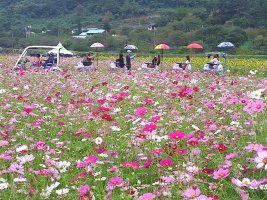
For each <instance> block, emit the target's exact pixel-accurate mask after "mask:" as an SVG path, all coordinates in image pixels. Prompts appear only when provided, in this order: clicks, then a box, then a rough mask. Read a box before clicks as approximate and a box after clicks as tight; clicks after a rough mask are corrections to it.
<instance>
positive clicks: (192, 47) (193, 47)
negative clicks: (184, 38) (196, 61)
mask: <svg viewBox="0 0 267 200" xmlns="http://www.w3.org/2000/svg"><path fill="white" fill-rule="evenodd" d="M187 48H189V49H203V46H202V45H200V44H198V43H191V44H189V45H187Z"/></svg>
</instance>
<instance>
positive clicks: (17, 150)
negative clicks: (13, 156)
mask: <svg viewBox="0 0 267 200" xmlns="http://www.w3.org/2000/svg"><path fill="white" fill-rule="evenodd" d="M27 150H28V146H26V145H22V146H20V147H18V148H16V152H17V153H20V152H22V151H27Z"/></svg>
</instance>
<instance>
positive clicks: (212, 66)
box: [204, 54, 223, 71]
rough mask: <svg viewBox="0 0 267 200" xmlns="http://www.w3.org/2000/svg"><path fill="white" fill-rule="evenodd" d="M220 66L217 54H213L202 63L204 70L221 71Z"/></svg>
mask: <svg viewBox="0 0 267 200" xmlns="http://www.w3.org/2000/svg"><path fill="white" fill-rule="evenodd" d="M222 68H223V66H222V65H221V64H220V60H219V55H218V54H214V55H213V57H212V58H211V60H210V61H209V62H208V63H207V64H205V65H204V71H221V70H223V69H222Z"/></svg>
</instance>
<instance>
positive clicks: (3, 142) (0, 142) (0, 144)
mask: <svg viewBox="0 0 267 200" xmlns="http://www.w3.org/2000/svg"><path fill="white" fill-rule="evenodd" d="M8 144H9V142H8V141H7V140H0V147H2V146H5V145H8Z"/></svg>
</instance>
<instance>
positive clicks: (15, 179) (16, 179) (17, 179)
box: [13, 177, 27, 183]
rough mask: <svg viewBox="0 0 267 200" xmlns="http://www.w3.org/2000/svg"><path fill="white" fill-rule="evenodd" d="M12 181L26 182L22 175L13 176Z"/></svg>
mask: <svg viewBox="0 0 267 200" xmlns="http://www.w3.org/2000/svg"><path fill="white" fill-rule="evenodd" d="M13 181H14V182H15V183H19V182H26V181H27V179H26V178H23V177H19V178H14V179H13Z"/></svg>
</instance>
